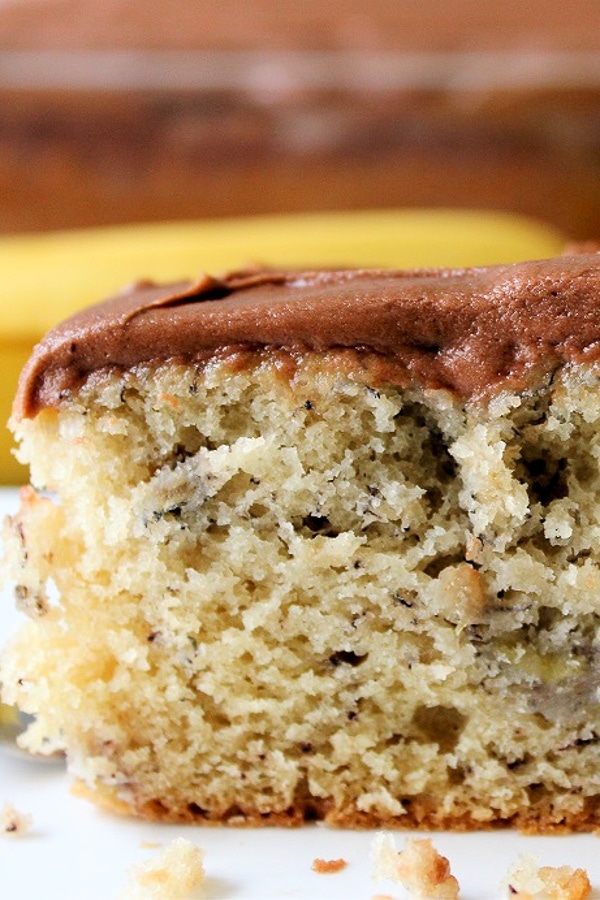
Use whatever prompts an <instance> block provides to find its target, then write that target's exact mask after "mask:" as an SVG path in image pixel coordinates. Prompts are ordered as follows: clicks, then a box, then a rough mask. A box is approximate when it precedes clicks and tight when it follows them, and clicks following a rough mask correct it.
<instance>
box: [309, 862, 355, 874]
mask: <svg viewBox="0 0 600 900" xmlns="http://www.w3.org/2000/svg"><path fill="white" fill-rule="evenodd" d="M347 865H348V863H347V862H346V860H345V859H314V860H313V864H312V866H311V869H312V870H313V872H318V873H319V875H329V874H331V873H333V872H341V871H342V869H345V868H346V866H347Z"/></svg>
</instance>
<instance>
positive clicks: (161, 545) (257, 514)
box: [1, 253, 600, 831]
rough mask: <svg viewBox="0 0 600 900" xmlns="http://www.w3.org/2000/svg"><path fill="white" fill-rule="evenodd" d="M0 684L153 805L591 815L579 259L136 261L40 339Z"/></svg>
mask: <svg viewBox="0 0 600 900" xmlns="http://www.w3.org/2000/svg"><path fill="white" fill-rule="evenodd" d="M12 427H13V429H14V432H15V434H16V436H17V438H18V441H19V443H20V450H19V454H20V457H21V459H22V460H23V461H25V462H27V463H29V465H30V467H31V479H32V487H29V488H27V489H25V490H24V492H23V496H22V506H21V509H20V512H18V513H17V514H16V515H15V516H14V517H13V518H12V519H11V520H10V521H9V522H8V525H7V528H6V548H7V549H6V564H5V567H6V569H7V571H8V573H9V574H10V576H11V577H12V578H13V579H14V581H15V584H16V596H17V601H18V603H19V604H20V605H21V606H22V607H23V609H24V611H25V612H26V613H27V614H28V615H29V619H30V620H29V621H28V622H26V623H25V624H24V625H23V628H22V630H21V631H20V632H19V633H18V635H17V636H16V638H15V639H14V641H13V642H12V643H11V644H10V645H9V647H8V648H7V650H6V652H5V654H4V659H3V663H2V670H1V679H2V681H3V683H4V695H5V701H6V702H8V703H18V704H19V705H20V706H21V707H22V708H23V709H24V710H26V711H28V712H30V713H33V714H35V716H36V721H35V723H34V724H33V725H32V726H31V727H30V729H29V731H28V733H27V735H26V737H25V744H26V746H28V747H29V748H31V749H32V750H34V751H35V752H47V753H51V752H54V751H56V750H58V749H60V750H64V751H65V752H66V754H67V759H68V764H69V768H70V771H71V773H72V774H73V776H74V777H75V778H76V779H77V780H78V782H79V784H80V785H81V786H82V789H83V790H84V791H85V792H87V793H90V794H91V795H92V796H94V797H95V798H96V799H97V800H98V801H99V802H103V803H105V804H108V805H109V806H111V807H113V808H115V809H119V810H123V811H125V812H130V813H132V814H135V815H138V816H144V817H149V818H156V819H161V820H179V821H211V822H229V823H253V824H254V823H279V824H281V823H284V824H294V823H299V822H302V821H304V820H307V819H322V820H326V821H327V822H329V823H333V824H336V825H344V826H352V827H357V826H379V827H381V826H385V827H436V828H437V827H440V828H452V829H467V828H479V827H489V826H491V825H501V824H514V825H516V826H518V827H520V828H523V829H528V830H533V831H550V830H552V829H558V828H569V829H574V830H577V829H579V830H581V829H591V828H595V827H597V826H598V824H599V823H600V811H599V807H600V766H599V765H598V763H599V743H598V742H599V740H600V704H599V694H598V687H599V675H600V663H599V659H600V654H599V643H598V629H599V625H600V502H599V501H600V468H599V467H600V255H597V254H594V253H581V254H579V255H570V256H564V257H560V258H556V259H552V260H542V261H535V262H528V263H522V264H515V265H508V266H497V267H490V268H481V269H466V270H431V271H416V272H394V271H363V270H357V271H339V272H322V271H321V272H291V273H289V272H288V273H286V272H275V271H265V272H246V273H243V272H242V273H234V274H232V275H230V276H227V277H223V278H210V277H208V276H207V277H203V278H202V279H200V281H198V282H197V283H196V284H189V283H185V284H181V285H175V286H170V287H160V286H156V285H149V284H143V283H141V284H138V285H137V286H136V287H134V288H132V289H131V290H129V291H126V292H124V293H123V294H122V295H120V296H119V297H117V298H115V299H113V300H110V301H108V302H106V303H104V304H101V305H99V306H97V307H93V308H91V309H89V310H87V311H85V312H82V313H81V314H79V315H77V316H75V317H74V318H73V319H71V320H69V321H67V322H66V323H63V324H62V325H59V326H58V327H57V328H56V329H55V330H54V331H52V332H50V334H49V335H48V336H47V337H46V338H45V339H44V340H43V341H42V342H41V343H40V344H39V345H38V346H37V348H36V349H35V351H34V353H33V355H32V358H31V360H30V362H29V363H28V365H27V367H26V368H25V370H24V372H23V374H22V377H21V382H20V387H19V392H18V395H17V397H16V400H15V405H14V411H13V417H12Z"/></svg>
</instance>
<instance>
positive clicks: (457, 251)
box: [0, 210, 564, 484]
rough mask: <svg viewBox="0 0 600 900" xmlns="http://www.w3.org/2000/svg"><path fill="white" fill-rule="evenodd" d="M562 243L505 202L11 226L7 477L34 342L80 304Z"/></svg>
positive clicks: (4, 300)
mask: <svg viewBox="0 0 600 900" xmlns="http://www.w3.org/2000/svg"><path fill="white" fill-rule="evenodd" d="M563 243H564V240H563V238H562V237H561V235H560V234H558V233H557V232H556V231H554V230H553V229H552V228H550V227H547V226H545V225H542V224H540V223H537V222H532V221H530V220H528V219H523V218H521V217H518V216H513V215H511V214H505V213H499V212H489V213H488V212H475V211H467V210H463V211H458V210H401V211H394V210H389V211H367V212H351V213H315V214H306V215H288V216H261V217H257V218H252V219H231V220H215V221H205V222H173V223H157V224H149V225H132V226H116V227H112V228H100V229H88V230H82V231H70V232H58V233H48V234H39V235H10V236H5V237H3V238H2V239H0V272H1V273H2V274H1V277H2V286H3V294H2V297H1V299H0V303H1V310H2V318H1V320H0V321H1V322H2V325H1V329H0V342H1V343H0V347H1V356H0V360H1V364H2V378H1V379H0V481H1V482H3V483H4V484H11V483H17V482H20V481H22V480H23V479H24V478H25V473H24V471H23V469H22V467H21V466H19V465H18V464H17V462H16V461H15V460H14V459H13V458H12V456H11V453H10V447H11V439H10V435H9V433H8V431H7V430H6V428H5V427H4V422H6V420H7V418H8V416H9V412H10V404H11V402H12V397H13V395H14V391H15V387H16V382H17V378H18V373H19V371H20V369H21V367H22V366H23V364H24V363H25V361H26V359H27V357H28V355H29V353H30V351H31V348H32V346H33V344H34V343H35V342H36V341H37V340H39V338H40V337H41V336H42V335H43V333H44V332H45V331H47V329H48V328H50V327H51V326H52V325H54V324H55V323H56V322H57V321H59V320H60V319H62V318H65V317H66V316H68V315H70V314H71V313H73V312H75V311H76V310H77V309H80V308H81V307H82V306H86V305H88V304H90V303H94V302H96V301H98V300H101V299H103V298H104V297H105V296H107V295H109V294H111V293H114V292H116V291H117V290H119V289H120V288H121V287H123V286H124V285H126V284H129V283H131V282H133V281H135V280H137V279H140V278H152V279H155V280H157V281H177V280H181V279H186V278H190V279H194V278H196V277H197V276H198V275H199V273H200V272H202V271H208V272H212V273H218V272H221V271H224V270H226V269H231V268H239V267H241V266H245V265H248V264H255V263H263V264H265V265H274V266H278V265H280V266H289V267H311V266H392V267H397V268H410V267H418V266H465V265H485V264H489V263H496V262H513V261H517V260H523V259H527V258H529V259H532V258H543V257H548V256H552V255H554V254H556V253H557V252H560V248H561V246H562V244H563Z"/></svg>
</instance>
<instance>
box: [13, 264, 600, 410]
mask: <svg viewBox="0 0 600 900" xmlns="http://www.w3.org/2000/svg"><path fill="white" fill-rule="evenodd" d="M262 348H271V349H280V350H287V351H289V352H290V353H292V354H302V353H305V352H306V351H310V350H316V351H323V350H329V349H343V348H352V349H353V350H354V351H355V352H358V353H359V354H360V355H361V357H362V358H363V359H364V357H365V355H368V357H369V359H371V360H372V359H376V360H378V361H379V362H380V363H382V365H380V366H379V369H378V371H379V372H380V378H381V379H387V380H389V379H391V380H396V381H398V382H404V383H406V381H412V382H414V383H417V384H420V385H422V386H423V387H434V388H447V389H449V390H451V391H453V392H455V393H457V394H458V395H460V396H461V397H463V398H471V397H478V396H481V395H484V394H489V392H490V391H495V390H500V389H502V388H504V387H511V388H516V389H519V388H522V387H526V386H527V385H528V384H530V383H531V382H532V379H533V377H534V376H536V377H539V375H540V372H541V373H542V374H544V373H550V372H551V371H552V370H553V369H554V368H556V366H558V365H561V364H563V363H566V362H569V361H593V360H597V359H599V358H600V253H579V254H573V255H567V256H562V257H557V258H555V259H551V260H538V261H532V262H525V263H517V264H513V265H503V266H490V267H484V268H471V269H431V270H416V271H405V272H400V271H388V270H358V269H357V270H341V271H307V272H298V271H294V272H279V271H272V270H264V271H247V272H238V273H231V274H229V275H227V276H224V277H223V278H212V277H210V276H202V277H201V278H200V279H199V280H198V281H197V282H196V283H182V284H177V285H170V286H157V285H154V284H150V283H147V282H141V283H139V284H137V285H135V286H134V287H133V288H131V289H129V290H127V291H124V292H123V293H122V294H120V295H119V296H117V297H115V298H113V299H110V300H108V301H106V302H104V303H101V304H99V305H97V306H93V307H90V308H89V309H86V310H84V311H82V312H80V313H78V314H77V315H75V316H73V317H72V318H70V319H68V320H66V321H65V322H63V323H62V324H60V325H58V326H57V327H56V328H55V329H53V330H52V331H50V332H49V333H48V334H47V335H46V337H45V338H44V339H43V340H42V341H41V342H40V343H39V344H38V345H37V346H36V347H35V349H34V351H33V354H32V356H31V358H30V360H29V362H28V363H27V365H26V367H25V369H24V370H23V372H22V375H21V379H20V383H19V388H18V392H17V396H16V399H15V404H14V408H13V412H14V415H15V417H16V418H30V417H33V416H34V415H35V414H36V413H37V412H39V411H40V410H41V409H43V408H45V407H60V406H61V405H62V404H63V403H65V402H67V401H68V398H69V397H70V396H71V394H72V391H73V390H74V389H76V388H78V387H79V386H80V385H81V384H82V383H83V381H84V380H85V379H86V378H87V377H88V376H89V375H90V374H91V373H93V372H95V371H97V370H99V369H103V368H106V367H109V368H118V369H127V368H130V367H132V366H135V365H136V364H138V363H141V362H149V361H160V360H169V359H184V360H199V361H205V360H206V359H208V358H210V357H211V356H212V355H213V354H215V353H217V352H218V353H220V354H223V353H229V352H235V351H239V350H241V349H245V350H260V349H262Z"/></svg>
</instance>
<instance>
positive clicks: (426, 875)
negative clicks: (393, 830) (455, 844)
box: [371, 833, 459, 900]
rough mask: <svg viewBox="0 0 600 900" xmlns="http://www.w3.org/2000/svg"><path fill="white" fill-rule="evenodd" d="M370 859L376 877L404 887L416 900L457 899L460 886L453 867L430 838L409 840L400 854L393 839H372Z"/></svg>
mask: <svg viewBox="0 0 600 900" xmlns="http://www.w3.org/2000/svg"><path fill="white" fill-rule="evenodd" d="M371 856H372V859H373V861H374V863H375V877H376V878H387V879H388V880H390V881H394V882H396V883H397V884H401V885H403V887H404V888H405V889H406V890H407V891H408V892H409V893H410V896H411V897H414V898H415V900H417V898H418V900H456V898H458V895H459V884H458V881H457V880H456V878H455V877H454V875H452V874H451V872H450V863H449V862H448V860H447V859H446V857H445V856H442V855H441V854H440V853H438V851H437V850H436V849H435V847H434V846H433V842H432V841H431V839H430V838H423V839H417V838H410V839H409V840H407V841H406V843H405V846H404V849H403V850H401V851H400V852H398V851H397V849H396V844H395V841H394V838H393V836H392V835H391V834H389V833H380V834H378V835H376V836H375V838H374V839H373V842H372V845H371Z"/></svg>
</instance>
